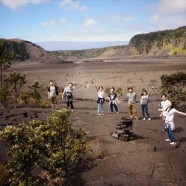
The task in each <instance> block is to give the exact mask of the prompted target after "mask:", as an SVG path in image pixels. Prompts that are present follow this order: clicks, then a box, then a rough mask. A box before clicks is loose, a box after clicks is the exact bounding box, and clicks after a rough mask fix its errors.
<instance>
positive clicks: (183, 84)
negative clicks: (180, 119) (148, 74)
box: [161, 72, 186, 105]
mask: <svg viewBox="0 0 186 186" xmlns="http://www.w3.org/2000/svg"><path fill="white" fill-rule="evenodd" d="M161 82H162V86H161V90H162V93H166V94H168V95H169V96H170V98H171V101H174V102H176V104H177V105H178V104H179V103H180V102H184V101H186V92H185V89H186V74H185V73H183V72H178V73H175V74H170V75H163V76H161Z"/></svg>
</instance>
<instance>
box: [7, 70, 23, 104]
mask: <svg viewBox="0 0 186 186" xmlns="http://www.w3.org/2000/svg"><path fill="white" fill-rule="evenodd" d="M4 82H5V83H6V84H7V85H10V87H11V88H12V90H13V93H14V94H13V96H14V104H15V105H16V104H17V98H18V97H19V96H20V91H21V89H22V87H23V85H24V84H26V74H22V73H20V72H12V73H10V75H9V76H4Z"/></svg>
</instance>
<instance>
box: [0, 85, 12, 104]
mask: <svg viewBox="0 0 186 186" xmlns="http://www.w3.org/2000/svg"><path fill="white" fill-rule="evenodd" d="M10 96H11V91H10V86H9V85H7V84H5V85H3V86H1V87H0V103H1V104H2V106H3V107H4V108H7V107H8V104H9V101H10V99H9V98H10Z"/></svg>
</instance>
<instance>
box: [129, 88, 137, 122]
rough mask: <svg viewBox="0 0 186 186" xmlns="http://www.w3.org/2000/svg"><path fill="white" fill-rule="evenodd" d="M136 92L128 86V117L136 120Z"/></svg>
mask: <svg viewBox="0 0 186 186" xmlns="http://www.w3.org/2000/svg"><path fill="white" fill-rule="evenodd" d="M136 97H137V96H136V93H135V92H134V90H133V88H132V87H129V88H128V94H127V100H128V108H129V114H130V119H132V118H136V120H138V112H137V109H136V105H135V103H136Z"/></svg>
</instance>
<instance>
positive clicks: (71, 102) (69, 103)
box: [67, 100, 74, 109]
mask: <svg viewBox="0 0 186 186" xmlns="http://www.w3.org/2000/svg"><path fill="white" fill-rule="evenodd" d="M69 106H70V107H71V109H74V105H73V101H70V100H67V109H68V108H69Z"/></svg>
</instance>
